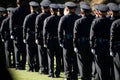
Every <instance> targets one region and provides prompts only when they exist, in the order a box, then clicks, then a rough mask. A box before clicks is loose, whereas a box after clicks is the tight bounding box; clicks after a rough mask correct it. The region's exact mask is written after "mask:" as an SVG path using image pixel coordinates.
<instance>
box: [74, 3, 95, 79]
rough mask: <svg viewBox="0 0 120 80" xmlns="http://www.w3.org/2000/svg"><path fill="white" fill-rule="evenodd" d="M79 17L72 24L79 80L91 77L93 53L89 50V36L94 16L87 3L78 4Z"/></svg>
mask: <svg viewBox="0 0 120 80" xmlns="http://www.w3.org/2000/svg"><path fill="white" fill-rule="evenodd" d="M80 12H81V16H82V17H81V18H80V19H78V20H76V21H75V25H74V38H73V40H74V47H75V48H74V50H75V52H76V54H77V61H78V68H79V72H80V76H81V80H91V79H92V61H93V55H92V53H91V50H90V44H89V40H90V39H89V36H90V28H91V24H92V21H93V19H94V16H92V15H91V8H90V6H89V5H84V4H83V5H81V6H80Z"/></svg>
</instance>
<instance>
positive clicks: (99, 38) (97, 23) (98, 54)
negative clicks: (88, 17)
mask: <svg viewBox="0 0 120 80" xmlns="http://www.w3.org/2000/svg"><path fill="white" fill-rule="evenodd" d="M98 8H99V11H100V12H101V14H102V15H100V17H99V18H96V19H95V20H94V21H93V23H92V26H91V31H90V44H91V48H92V52H93V54H94V56H95V67H96V71H97V73H96V75H95V80H109V79H110V61H109V59H110V54H109V40H110V26H111V21H110V20H109V19H108V18H106V15H105V14H106V11H107V10H108V7H107V6H106V5H104V4H99V5H98Z"/></svg>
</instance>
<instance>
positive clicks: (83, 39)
mask: <svg viewBox="0 0 120 80" xmlns="http://www.w3.org/2000/svg"><path fill="white" fill-rule="evenodd" d="M79 40H81V41H89V40H90V39H89V38H88V37H80V38H79Z"/></svg>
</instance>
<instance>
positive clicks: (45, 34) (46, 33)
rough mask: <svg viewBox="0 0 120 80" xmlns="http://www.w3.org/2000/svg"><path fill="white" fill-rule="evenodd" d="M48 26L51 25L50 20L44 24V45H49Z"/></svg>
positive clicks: (46, 20)
mask: <svg viewBox="0 0 120 80" xmlns="http://www.w3.org/2000/svg"><path fill="white" fill-rule="evenodd" d="M48 25H49V22H48V19H45V20H44V24H43V43H44V44H47V35H48V29H47V27H48Z"/></svg>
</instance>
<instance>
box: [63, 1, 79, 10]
mask: <svg viewBox="0 0 120 80" xmlns="http://www.w3.org/2000/svg"><path fill="white" fill-rule="evenodd" d="M65 7H69V8H76V7H77V5H76V4H75V3H74V2H70V1H69V2H66V3H65Z"/></svg>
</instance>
